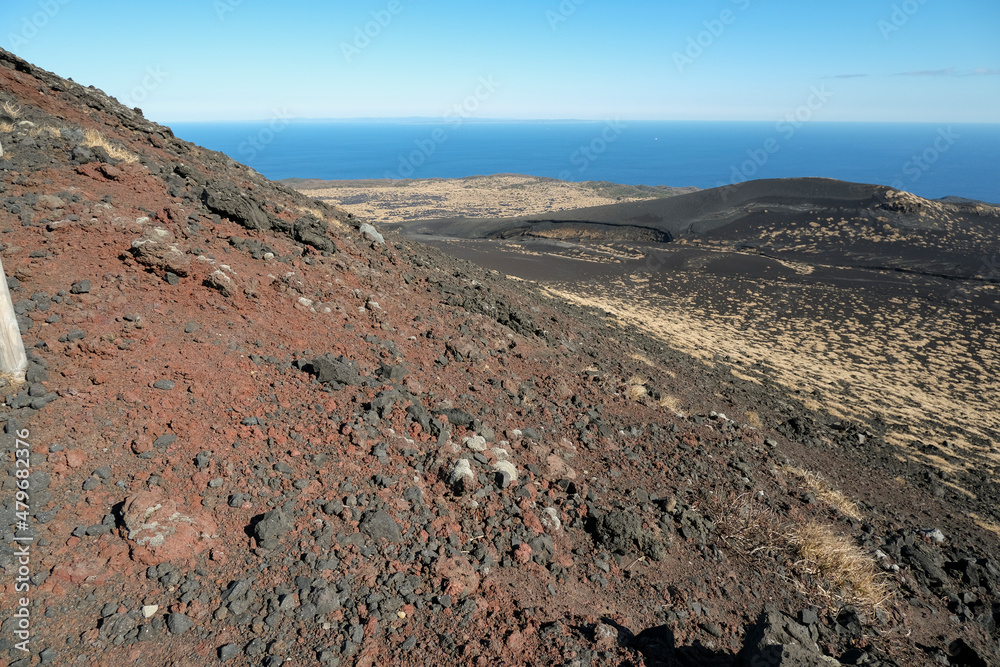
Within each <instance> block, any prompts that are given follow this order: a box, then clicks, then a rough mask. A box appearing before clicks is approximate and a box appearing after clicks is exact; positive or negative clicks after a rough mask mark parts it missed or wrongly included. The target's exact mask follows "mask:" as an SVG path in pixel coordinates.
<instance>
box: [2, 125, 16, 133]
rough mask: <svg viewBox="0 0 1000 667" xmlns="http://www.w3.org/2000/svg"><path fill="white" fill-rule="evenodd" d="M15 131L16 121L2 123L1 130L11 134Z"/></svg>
mask: <svg viewBox="0 0 1000 667" xmlns="http://www.w3.org/2000/svg"><path fill="white" fill-rule="evenodd" d="M13 131H14V123H0V132H3V133H4V134H10V133H11V132H13Z"/></svg>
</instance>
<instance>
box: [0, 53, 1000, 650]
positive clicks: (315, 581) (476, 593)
mask: <svg viewBox="0 0 1000 667" xmlns="http://www.w3.org/2000/svg"><path fill="white" fill-rule="evenodd" d="M0 105H2V106H3V109H4V114H5V116H6V117H5V118H4V119H0V120H2V121H3V124H2V126H0V144H2V146H3V154H2V158H0V201H2V208H0V243H2V252H3V261H4V268H5V270H6V272H7V276H8V285H9V287H10V289H11V292H12V295H13V298H14V300H15V309H16V312H17V314H18V321H19V325H20V327H21V331H22V335H23V338H24V340H25V343H26V347H27V348H28V350H29V354H30V358H29V361H30V365H29V370H28V378H27V383H26V384H24V385H22V386H11V385H7V386H5V387H4V388H3V399H4V402H3V406H2V408H0V418H2V421H3V423H4V432H5V437H6V440H5V444H6V446H7V448H6V450H5V451H6V452H7V454H6V456H5V459H4V462H3V464H4V470H5V472H7V473H8V474H7V475H6V476H4V481H3V483H2V499H3V513H4V514H3V516H4V520H3V521H2V531H3V540H2V546H0V565H2V567H3V570H4V577H5V579H4V588H3V594H2V608H3V610H4V612H3V616H4V617H3V619H2V621H0V626H2V632H0V651H2V654H0V655H2V657H0V660H4V661H5V662H6V663H7V664H9V665H27V664H36V663H39V662H40V663H44V664H90V665H107V664H123V665H124V664H141V665H204V664H215V663H217V662H219V661H220V660H222V661H229V662H230V663H231V664H246V665H261V664H263V665H269V666H273V665H280V664H296V665H312V664H316V665H373V664H380V665H381V664H427V665H439V664H446V663H454V664H470V665H505V664H511V665H513V664H533V665H535V664H556V665H626V664H629V665H642V664H645V665H677V664H681V665H705V664H709V665H710V664H719V665H729V664H736V663H739V664H760V663H761V661H769V663H768V664H820V661H822V660H824V657H825V656H832V658H831V660H832V659H834V658H835V659H836V660H839V661H842V662H844V663H847V664H869V665H892V664H913V663H917V664H919V663H926V662H929V661H937V662H943V663H945V664H953V665H967V664H986V663H987V662H991V661H992V662H993V663H996V661H997V660H998V659H1000V655H998V652H997V640H998V635H997V620H998V616H1000V614H998V611H1000V608H998V606H997V599H998V595H1000V563H998V562H997V561H996V558H995V554H996V553H997V552H998V547H1000V544H998V541H997V539H996V538H995V536H993V535H992V534H990V533H988V532H985V531H983V530H982V529H981V528H979V526H977V524H976V523H975V522H974V521H973V520H972V519H970V518H969V517H967V516H965V514H964V512H963V510H962V508H960V507H955V506H954V505H951V504H949V503H946V502H944V501H943V500H942V499H941V498H940V497H938V496H936V495H935V494H934V492H933V491H934V489H935V488H936V486H935V485H936V484H937V483H938V480H936V479H932V478H925V475H926V474H927V471H928V470H929V469H928V468H926V467H922V466H918V465H916V464H912V463H906V462H901V461H899V460H897V458H896V457H895V456H894V450H893V447H892V446H891V445H890V444H888V443H886V442H885V440H884V438H883V437H882V436H883V430H882V429H881V428H880V426H879V424H877V423H872V424H861V423H849V422H846V421H844V420H839V419H836V418H833V417H831V416H830V415H829V414H828V413H827V412H826V411H825V410H824V409H823V406H821V405H820V406H816V408H815V409H810V408H808V407H806V406H804V405H803V404H802V403H801V402H800V401H799V400H797V399H796V397H794V396H790V395H786V394H783V393H782V392H781V391H780V390H778V389H777V388H773V387H761V386H759V385H757V384H754V383H751V382H746V381H743V380H740V379H739V378H737V377H735V376H733V375H731V374H730V373H728V372H725V371H721V370H719V369H717V368H712V367H708V366H705V365H703V364H701V363H699V362H697V361H696V360H693V359H691V358H690V357H689V356H687V355H685V354H682V353H679V352H677V351H675V350H673V349H671V348H670V347H668V346H667V345H665V344H663V343H661V342H659V341H655V340H651V339H650V338H648V337H646V336H644V335H641V334H639V333H638V332H637V331H634V330H632V331H630V330H629V329H627V328H613V327H609V326H607V321H606V319H605V318H604V317H603V315H601V314H600V313H597V312H595V311H590V310H587V309H582V308H578V307H575V306H571V305H568V304H566V303H564V302H560V301H558V300H553V299H547V298H545V297H544V296H543V295H542V294H541V293H540V292H538V291H537V290H534V289H533V288H531V287H530V286H524V285H520V284H518V283H515V282H513V281H510V280H507V279H505V278H504V277H503V276H502V275H500V274H498V273H496V272H492V271H488V270H485V269H482V268H478V267H476V266H474V265H472V264H469V263H467V262H464V261H461V260H458V259H454V258H450V257H448V256H446V255H444V254H443V253H441V252H439V251H437V250H435V249H432V248H429V247H427V246H423V245H420V244H417V243H413V242H411V241H408V240H405V239H402V238H399V237H397V236H395V235H394V234H388V235H387V236H386V237H385V238H383V237H382V236H381V235H380V234H379V233H378V231H376V230H375V229H373V228H371V227H369V226H366V225H364V224H362V223H361V222H360V221H359V220H356V219H354V218H352V217H351V216H349V215H347V214H346V213H344V212H343V211H340V210H338V209H335V208H332V207H330V206H328V205H325V204H323V203H321V202H316V201H313V200H310V199H308V198H306V197H305V196H303V195H301V194H298V193H295V192H293V191H291V190H289V189H288V188H286V187H282V186H278V185H275V184H273V183H270V182H268V181H267V180H266V179H264V178H263V177H261V176H260V175H259V174H256V173H255V172H253V171H252V170H251V169H248V168H247V167H245V166H243V165H240V164H237V163H236V162H234V161H232V160H231V159H229V158H227V157H225V156H223V155H221V154H218V153H214V152H211V151H207V150H205V149H202V148H199V147H197V146H194V145H191V144H189V143H186V142H184V141H181V140H179V139H177V138H176V137H174V136H173V134H172V133H171V132H170V131H169V130H168V129H167V128H165V127H161V126H158V125H155V124H153V123H150V122H148V121H146V120H145V119H143V118H142V116H141V114H140V113H139V112H138V111H136V110H131V109H127V108H124V107H123V106H121V105H120V104H118V103H117V102H116V101H114V100H113V99H110V98H108V97H107V96H105V95H104V94H103V93H101V92H100V91H99V90H96V89H93V88H85V87H83V86H80V85H78V84H75V83H73V82H70V81H66V80H64V79H60V78H59V77H57V76H55V75H52V74H50V73H48V72H45V71H42V70H40V69H38V68H35V67H33V66H31V65H30V64H28V63H26V62H24V61H23V60H20V59H18V58H16V57H14V56H12V55H11V54H9V53H6V52H2V51H0ZM723 413H725V414H723ZM862 441H864V442H866V443H867V445H866V447H867V448H868V449H866V450H865V451H868V452H871V453H872V454H871V456H873V457H875V459H874V464H873V460H872V459H866V460H864V461H862V460H859V459H857V458H854V457H852V455H851V453H852V452H853V451H855V450H856V449H857V448H858V446H859V443H860V442H862ZM820 469H822V471H823V473H824V476H823V477H820V476H818V475H816V472H817V471H818V470H820ZM24 471H27V472H24ZM893 478H898V479H896V480H894V479H893ZM22 481H23V482H24V484H23V485H21V482H22ZM19 490H20V491H24V492H25V494H26V495H22V496H18V495H17V492H18V491H19ZM18 523H20V524H22V525H17V524H18ZM16 538H20V539H21V541H19V542H18V541H15V539H16ZM28 540H30V541H28ZM26 544H27V545H28V546H27V547H25V546H24V545H26ZM24 554H27V555H24ZM15 584H17V587H16V589H15ZM22 609H23V610H24V613H23V614H22V613H21V610H22ZM15 614H17V615H15ZM23 619H27V620H23ZM22 621H23V622H22ZM18 632H21V633H23V635H22V636H19V635H18V634H17V633H18ZM24 637H27V639H24ZM22 649H25V651H22ZM792 661H797V662H794V663H793V662H792ZM822 664H835V662H823V663H822Z"/></svg>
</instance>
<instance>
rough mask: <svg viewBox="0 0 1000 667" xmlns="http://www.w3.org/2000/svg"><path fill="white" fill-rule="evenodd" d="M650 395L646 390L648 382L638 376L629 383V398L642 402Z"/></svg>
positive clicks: (633, 377)
mask: <svg viewBox="0 0 1000 667" xmlns="http://www.w3.org/2000/svg"><path fill="white" fill-rule="evenodd" d="M648 395H649V390H647V389H646V381H645V380H644V379H643V378H641V377H639V376H638V375H634V376H632V378H631V379H630V380H629V381H628V397H629V398H630V399H632V400H633V401H641V400H642V399H644V398H645V397H646V396H648Z"/></svg>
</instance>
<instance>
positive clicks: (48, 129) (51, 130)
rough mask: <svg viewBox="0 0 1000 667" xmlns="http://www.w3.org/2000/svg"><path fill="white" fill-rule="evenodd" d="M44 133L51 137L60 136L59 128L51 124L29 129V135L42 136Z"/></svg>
mask: <svg viewBox="0 0 1000 667" xmlns="http://www.w3.org/2000/svg"><path fill="white" fill-rule="evenodd" d="M42 135H47V136H48V137H49V138H50V139H57V138H58V137H59V130H58V129H57V128H55V127H52V126H51V125H46V126H44V127H35V128H32V129H30V130H28V136H29V137H40V136H42Z"/></svg>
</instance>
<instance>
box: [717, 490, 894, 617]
mask: <svg viewBox="0 0 1000 667" xmlns="http://www.w3.org/2000/svg"><path fill="white" fill-rule="evenodd" d="M713 510H714V511H712V512H711V515H712V516H713V518H714V521H715V534H716V535H717V536H718V537H719V539H720V541H721V543H722V546H724V547H725V548H727V549H728V550H730V551H731V552H732V553H734V554H735V555H736V556H737V557H738V558H741V559H743V560H745V561H748V562H752V563H757V564H761V563H768V562H769V563H771V564H774V563H782V562H790V563H791V564H792V565H791V567H790V569H789V572H790V575H789V580H790V582H791V583H792V584H793V585H795V586H796V587H797V588H798V589H799V590H801V591H802V592H803V593H804V594H806V595H808V596H810V597H815V598H818V599H822V600H824V601H828V600H836V601H839V602H844V603H847V604H853V605H856V606H858V607H861V608H863V609H867V610H874V609H875V608H876V607H879V606H882V605H883V604H884V603H886V602H887V601H888V600H889V599H890V598H891V597H892V595H891V592H890V589H889V586H888V584H887V581H886V579H885V576H884V575H883V574H882V573H881V572H880V570H879V568H878V566H877V565H876V563H875V561H874V559H873V558H872V557H871V556H869V555H868V554H866V553H865V552H864V551H863V550H862V549H861V548H860V547H858V546H857V545H855V544H854V542H852V541H851V540H850V538H847V537H842V536H840V535H838V534H836V533H835V532H833V530H832V529H831V528H830V527H828V526H825V525H823V524H820V523H816V522H814V521H809V522H805V523H800V522H796V521H793V520H791V519H788V518H785V517H782V516H781V515H779V514H778V513H776V512H775V511H774V510H773V509H771V508H770V507H768V506H767V505H766V504H764V502H763V501H762V499H761V498H760V497H758V496H757V495H755V494H748V493H745V494H741V495H733V496H730V497H729V498H728V499H726V500H720V501H718V502H717V503H716V504H715V507H714V508H713Z"/></svg>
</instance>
